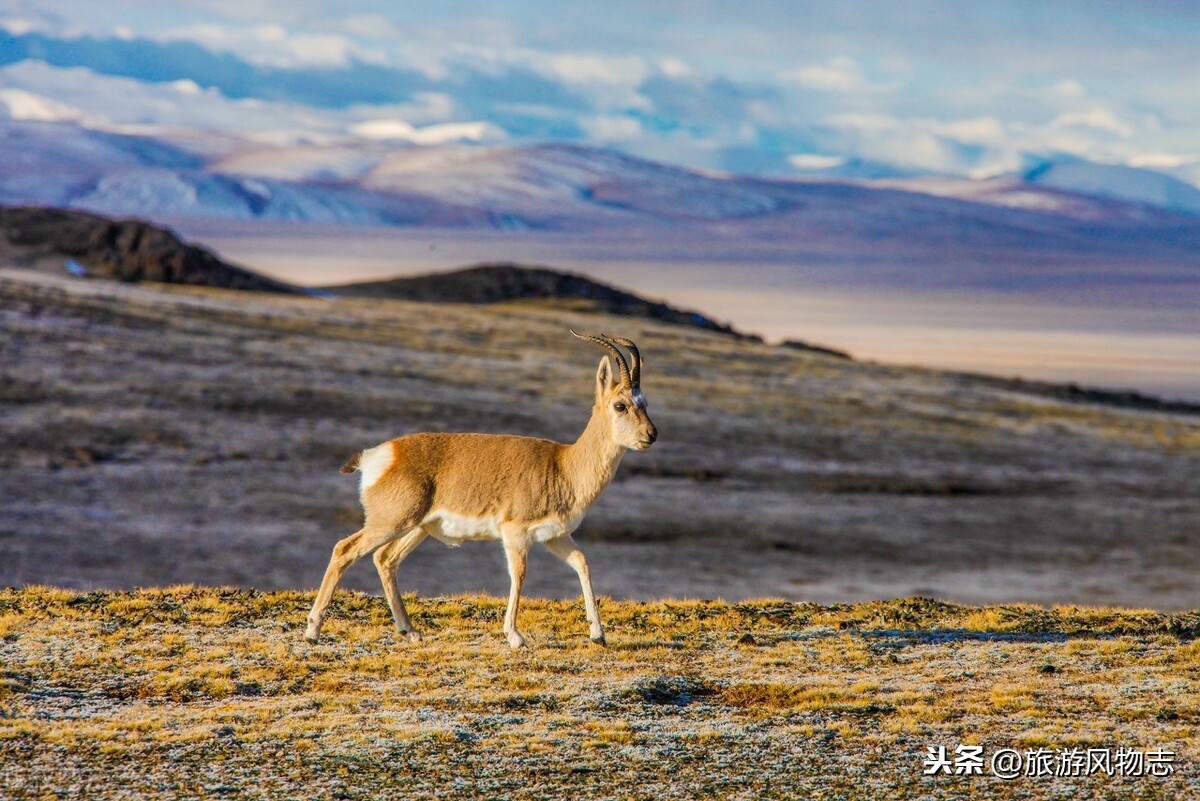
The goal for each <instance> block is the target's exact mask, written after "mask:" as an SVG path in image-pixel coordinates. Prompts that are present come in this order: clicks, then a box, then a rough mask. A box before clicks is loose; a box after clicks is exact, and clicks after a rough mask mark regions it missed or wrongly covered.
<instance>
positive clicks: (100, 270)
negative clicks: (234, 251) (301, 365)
mask: <svg viewBox="0 0 1200 801" xmlns="http://www.w3.org/2000/svg"><path fill="white" fill-rule="evenodd" d="M0 257H4V258H5V261H8V262H12V263H13V264H16V265H19V266H22V267H32V268H35V269H41V270H46V271H50V272H61V273H68V272H75V273H76V274H80V273H82V274H83V275H87V276H92V277H96V278H109V279H114V280H118V281H131V282H133V281H159V282H162V283H167V284H189V285H193V286H212V287H220V288H223V289H244V290H254V291H259V292H284V293H289V294H296V293H302V292H303V290H302V289H300V288H298V287H295V286H292V285H290V284H286V283H284V282H282V281H276V280H274V279H272V278H268V277H266V276H264V275H259V274H258V273H255V272H252V271H251V270H247V269H245V268H243V267H237V266H235V265H232V264H228V263H227V262H224V261H222V260H221V259H219V258H217V256H216V255H214V254H213V253H212V252H211V251H208V250H205V249H204V248H201V247H196V246H195V245H189V244H187V243H185V242H183V241H182V240H181V239H180V238H179V237H178V236H176V235H175V234H174V233H172V232H171V231H168V230H167V229H165V228H160V227H158V226H155V225H151V224H150V223H147V222H144V221H142V220H114V219H110V218H108V217H101V216H99V215H96V214H88V213H86V212H82V211H73V210H65V209H54V208H45V207H41V206H8V207H4V206H0ZM68 260H70V262H73V263H74V264H73V265H72V264H69V262H68Z"/></svg>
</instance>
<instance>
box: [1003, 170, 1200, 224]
mask: <svg viewBox="0 0 1200 801" xmlns="http://www.w3.org/2000/svg"><path fill="white" fill-rule="evenodd" d="M1022 178H1023V179H1024V180H1025V181H1026V182H1028V183H1030V184H1033V185H1034V186H1044V187H1050V188H1052V189H1061V190H1064V191H1067V192H1074V193H1077V194H1082V195H1094V196H1098V197H1109V198H1115V199H1118V200H1126V201H1131V202H1133V203H1144V204H1146V205H1147V206H1155V207H1157V208H1162V209H1169V210H1170V211H1177V212H1180V213H1183V214H1200V189H1197V188H1196V187H1194V186H1192V185H1191V184H1188V183H1184V182H1183V181H1181V180H1179V179H1177V178H1172V177H1171V176H1169V175H1164V174H1163V173H1161V172H1157V171H1155V170H1147V169H1139V168H1137V167H1127V166H1124V165H1119V164H1094V163H1092V162H1088V161H1081V160H1079V159H1063V160H1058V161H1046V162H1043V163H1042V164H1039V165H1037V166H1036V167H1034V168H1033V169H1030V170H1028V171H1027V172H1025V173H1024V175H1022Z"/></svg>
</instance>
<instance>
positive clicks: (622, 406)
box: [613, 401, 629, 414]
mask: <svg viewBox="0 0 1200 801" xmlns="http://www.w3.org/2000/svg"><path fill="white" fill-rule="evenodd" d="M628 408H629V407H628V406H626V405H625V404H623V403H621V402H620V401H617V402H616V403H614V404H613V409H615V410H616V411H617V413H618V414H625V410H626V409H628Z"/></svg>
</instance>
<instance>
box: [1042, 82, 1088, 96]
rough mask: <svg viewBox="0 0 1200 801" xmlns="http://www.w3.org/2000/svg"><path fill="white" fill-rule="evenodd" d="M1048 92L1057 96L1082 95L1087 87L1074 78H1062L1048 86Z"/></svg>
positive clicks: (1085, 93) (1085, 92)
mask: <svg viewBox="0 0 1200 801" xmlns="http://www.w3.org/2000/svg"><path fill="white" fill-rule="evenodd" d="M1050 93H1051V94H1053V95H1057V96H1058V97H1084V96H1085V95H1087V89H1084V88H1083V84H1081V83H1080V82H1079V81H1077V80H1075V79H1074V78H1064V79H1063V80H1061V81H1059V82H1058V83H1056V84H1054V85H1053V86H1051V87H1050Z"/></svg>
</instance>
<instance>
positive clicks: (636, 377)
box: [612, 337, 642, 387]
mask: <svg viewBox="0 0 1200 801" xmlns="http://www.w3.org/2000/svg"><path fill="white" fill-rule="evenodd" d="M612 340H613V342H616V343H617V344H618V345H624V346H625V347H626V348H628V349H629V355H630V356H632V357H633V358H632V359H630V361H629V376H630V380H631V381H632V382H633V386H635V387H640V386H641V385H642V353H641V351H639V350H638V346H637V345H635V344H634V343H633V340H632V339H626V338H625V337H613V338H612Z"/></svg>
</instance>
